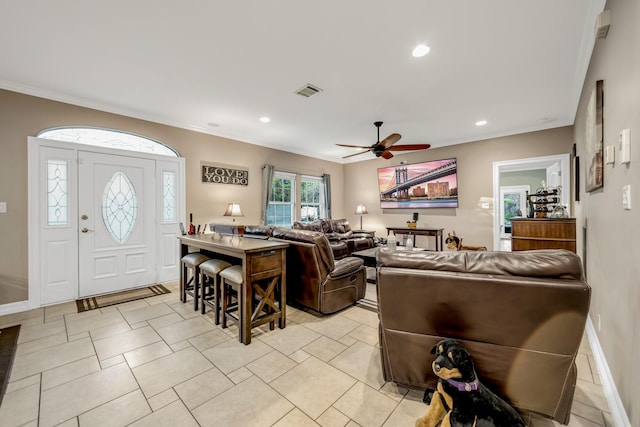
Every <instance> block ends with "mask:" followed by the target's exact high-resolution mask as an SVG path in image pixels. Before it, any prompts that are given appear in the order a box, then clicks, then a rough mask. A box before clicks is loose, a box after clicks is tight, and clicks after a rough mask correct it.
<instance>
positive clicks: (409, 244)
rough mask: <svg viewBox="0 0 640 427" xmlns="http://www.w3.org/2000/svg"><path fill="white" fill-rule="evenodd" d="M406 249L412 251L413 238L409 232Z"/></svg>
mask: <svg viewBox="0 0 640 427" xmlns="http://www.w3.org/2000/svg"><path fill="white" fill-rule="evenodd" d="M406 246H407V250H408V251H412V250H413V238H412V237H411V234H409V237H407V244H406Z"/></svg>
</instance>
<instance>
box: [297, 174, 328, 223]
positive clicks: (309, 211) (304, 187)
mask: <svg viewBox="0 0 640 427" xmlns="http://www.w3.org/2000/svg"><path fill="white" fill-rule="evenodd" d="M323 185H324V184H323V182H322V178H321V177H316V176H305V175H303V176H302V178H301V180H300V220H301V221H305V222H310V221H315V220H316V219H320V218H323V217H325V215H324V212H325V207H324V206H325V203H324V190H323V188H322V187H323Z"/></svg>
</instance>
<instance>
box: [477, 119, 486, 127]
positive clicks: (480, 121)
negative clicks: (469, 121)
mask: <svg viewBox="0 0 640 427" xmlns="http://www.w3.org/2000/svg"><path fill="white" fill-rule="evenodd" d="M486 124H487V121H486V120H478V121H477V122H476V126H484V125H486Z"/></svg>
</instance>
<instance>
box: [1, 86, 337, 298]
mask: <svg viewBox="0 0 640 427" xmlns="http://www.w3.org/2000/svg"><path fill="white" fill-rule="evenodd" d="M70 125H87V126H97V127H103V128H110V129H117V130H124V131H128V132H133V133H136V134H139V135H144V136H147V137H150V138H153V139H156V140H158V141H162V142H164V143H165V144H168V145H170V146H171V147H173V148H175V149H176V150H178V151H179V152H180V154H181V155H182V156H183V157H184V158H185V159H186V180H187V194H186V199H187V213H189V212H193V216H194V222H195V223H207V222H212V221H225V222H228V219H227V218H224V217H223V216H222V213H223V212H224V210H225V208H226V205H227V203H228V202H231V201H235V202H237V203H240V205H241V207H242V210H243V212H244V214H245V217H244V218H242V219H241V221H242V222H243V223H244V224H257V223H259V221H260V197H261V196H260V194H261V182H262V175H261V174H262V165H263V164H265V163H270V164H273V165H274V166H276V168H280V169H284V170H287V171H290V172H297V173H303V174H307V175H318V176H319V175H322V174H324V173H328V174H330V175H331V179H332V182H333V183H335V184H334V185H333V187H334V188H333V189H332V195H333V197H332V198H333V206H332V208H333V212H334V216H337V217H340V216H344V214H345V213H344V210H343V204H342V200H343V189H342V182H343V166H342V165H341V164H338V163H333V162H327V161H322V160H317V159H313V158H310V157H306V156H299V155H296V154H290V153H285V152H282V151H278V150H272V149H268V148H264V147H260V146H256V145H251V144H246V143H242V142H238V141H232V140H229V139H224V138H218V137H215V136H211V135H207V134H203V133H198V132H192V131H188V130H184V129H179V128H175V127H171V126H164V125H159V124H157V123H151V122H147V121H143V120H137V119H132V118H128V117H124V116H119V115H115V114H109V113H104V112H100V111H96V110H91V109H88V108H83V107H78V106H73V105H69V104H64V103H60V102H55V101H49V100H45V99H41V98H36V97H32V96H27V95H21V94H17V93H14V92H9V91H4V90H0V149H1V152H2V156H1V157H0V201H3V202H7V207H8V212H7V213H6V214H0V254H2V255H1V256H0V304H6V303H10V302H15V301H20V300H23V299H25V298H26V289H27V280H28V279H27V275H28V273H27V267H28V266H27V137H28V136H35V135H37V134H38V132H39V131H41V130H42V129H46V128H50V127H56V126H70ZM203 161H205V162H209V163H213V164H225V165H236V166H242V167H244V168H248V169H249V185H248V186H246V187H243V186H237V185H224V184H206V183H202V182H201V179H200V164H201V162H203Z"/></svg>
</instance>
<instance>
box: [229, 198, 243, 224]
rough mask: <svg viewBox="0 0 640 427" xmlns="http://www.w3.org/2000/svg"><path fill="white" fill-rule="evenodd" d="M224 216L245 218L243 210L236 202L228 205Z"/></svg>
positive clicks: (234, 220)
mask: <svg viewBox="0 0 640 427" xmlns="http://www.w3.org/2000/svg"><path fill="white" fill-rule="evenodd" d="M224 216H230V217H236V216H244V214H243V213H242V209H240V205H239V204H237V203H234V202H231V203H229V204H228V205H227V210H226V211H225V212H224ZM233 222H236V219H235V218H233Z"/></svg>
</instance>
